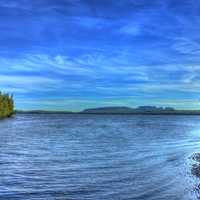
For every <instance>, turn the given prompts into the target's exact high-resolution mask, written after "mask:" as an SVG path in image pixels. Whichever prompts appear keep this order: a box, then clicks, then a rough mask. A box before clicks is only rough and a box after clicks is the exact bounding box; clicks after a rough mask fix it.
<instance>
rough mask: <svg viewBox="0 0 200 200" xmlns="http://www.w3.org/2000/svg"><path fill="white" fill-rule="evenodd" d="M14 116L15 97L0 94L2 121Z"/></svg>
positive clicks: (0, 116)
mask: <svg viewBox="0 0 200 200" xmlns="http://www.w3.org/2000/svg"><path fill="white" fill-rule="evenodd" d="M13 114H14V100H13V95H9V94H6V93H2V92H0V119H3V118H6V117H11V116H12V115H13Z"/></svg>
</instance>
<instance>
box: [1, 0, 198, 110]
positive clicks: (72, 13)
mask: <svg viewBox="0 0 200 200" xmlns="http://www.w3.org/2000/svg"><path fill="white" fill-rule="evenodd" d="M0 90H2V91H5V92H9V93H13V94H14V97H15V104H16V108H17V109H23V110H34V109H43V110H72V111H79V110H82V109H85V108H90V107H102V106H131V107H137V106H141V105H155V106H170V107H174V108H177V109H200V2H199V1H196V0H1V1H0Z"/></svg>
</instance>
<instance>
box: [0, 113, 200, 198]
mask: <svg viewBox="0 0 200 200" xmlns="http://www.w3.org/2000/svg"><path fill="white" fill-rule="evenodd" d="M195 153H200V116H164V115H163V116H151V115H146V116H145V115H78V114H77V115H70V114H18V115H16V116H15V117H13V118H11V119H6V120H2V121H0V199H1V200H179V199H180V200H184V199H185V200H190V199H191V200H193V199H198V197H199V196H200V185H199V184H200V179H199V178H198V171H196V172H195V169H196V168H198V163H197V161H198V159H196V160H195V159H193V157H194V154H195ZM197 155H198V154H197ZM195 164H196V165H195Z"/></svg>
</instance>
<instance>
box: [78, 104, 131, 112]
mask: <svg viewBox="0 0 200 200" xmlns="http://www.w3.org/2000/svg"><path fill="white" fill-rule="evenodd" d="M133 111H134V109H133V108H130V107H125V106H121V107H120V106H119V107H115V106H113V107H101V108H90V109H85V110H83V111H82V113H132V112H133Z"/></svg>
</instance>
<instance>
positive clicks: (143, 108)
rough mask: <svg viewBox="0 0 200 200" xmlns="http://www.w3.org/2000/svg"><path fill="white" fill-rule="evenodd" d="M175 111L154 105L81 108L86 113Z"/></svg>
mask: <svg viewBox="0 0 200 200" xmlns="http://www.w3.org/2000/svg"><path fill="white" fill-rule="evenodd" d="M170 112H175V109H174V108H171V107H164V108H163V107H156V106H140V107H137V108H131V107H123V106H122V107H120V106H119V107H117V106H116V107H100V108H90V109H86V110H83V111H82V112H81V113H88V114H94V113H96V114H107V113H111V114H115V113H119V114H131V113H133V114H140V113H155V114H156V113H170Z"/></svg>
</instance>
